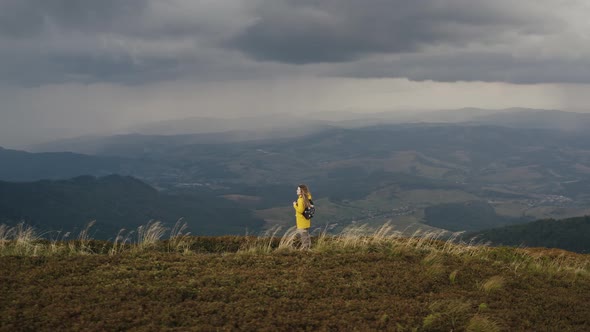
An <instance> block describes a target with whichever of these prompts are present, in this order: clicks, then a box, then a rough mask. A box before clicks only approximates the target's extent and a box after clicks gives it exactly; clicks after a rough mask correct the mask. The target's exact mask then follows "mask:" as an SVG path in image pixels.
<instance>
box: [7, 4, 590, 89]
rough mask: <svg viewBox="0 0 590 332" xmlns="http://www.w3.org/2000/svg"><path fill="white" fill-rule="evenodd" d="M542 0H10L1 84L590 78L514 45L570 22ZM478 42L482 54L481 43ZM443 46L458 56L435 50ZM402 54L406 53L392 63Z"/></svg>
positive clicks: (572, 65) (577, 63)
mask: <svg viewBox="0 0 590 332" xmlns="http://www.w3.org/2000/svg"><path fill="white" fill-rule="evenodd" d="M537 1H540V0H526V1H525V0H523V2H518V3H514V2H513V1H511V0H495V1H484V0H479V1H477V0H420V1H407V0H321V1H318V0H243V1H239V0H235V1H232V0H224V1H223V2H213V1H212V2H208V1H191V0H186V1H183V0H176V1H172V0H170V1H158V0H51V1H47V0H0V84H1V83H5V84H13V85H25V86H31V85H33V86H35V85H43V84H47V83H64V82H83V83H89V82H116V83H124V84H142V83H145V82H154V81H161V80H173V79H187V78H189V79H193V80H232V79H236V78H239V79H241V78H252V77H255V78H258V77H261V76H264V77H268V76H272V75H276V76H279V75H282V74H285V73H287V74H289V73H291V71H293V70H300V71H301V73H307V72H312V71H313V74H316V73H319V74H320V75H328V76H348V77H407V78H409V79H412V80H439V81H458V80H467V81H471V80H483V81H505V82H514V83H535V82H574V83H577V82H590V73H587V72H585V71H584V70H580V69H579V68H586V67H587V63H586V62H587V61H585V60H583V59H578V60H571V58H569V59H568V58H566V57H560V54H559V52H560V51H559V50H558V51H556V52H554V53H555V54H553V55H552V58H551V59H544V60H538V59H537V60H535V59H531V58H529V57H528V56H527V55H519V56H517V55H514V54H528V55H530V54H534V52H535V50H534V47H535V46H536V45H535V44H530V45H528V46H527V47H528V48H527V49H525V50H524V51H523V52H520V53H517V52H514V54H513V53H512V49H511V48H512V47H514V49H517V50H519V49H521V48H523V46H521V45H520V42H521V40H522V39H523V38H524V39H526V38H527V37H528V36H534V37H535V36H537V37H539V38H541V39H542V38H544V37H545V36H547V35H552V34H554V33H556V32H557V33H559V32H562V31H563V29H564V28H563V26H564V24H565V23H564V22H563V21H561V19H563V17H560V16H558V15H548V13H549V14H550V12H549V11H550V9H551V8H550V7H547V8H546V6H544V4H548V3H550V1H549V0H547V2H543V1H541V2H540V4H539V3H538V2H537ZM185 9H186V10H185ZM474 43H476V44H478V45H479V46H478V47H477V48H476V49H477V52H473V50H471V51H469V48H470V46H471V45H472V44H474ZM574 44H575V42H564V45H565V46H566V47H567V46H574ZM498 45H501V46H498ZM531 45H532V46H531ZM559 46H561V45H559ZM551 47H553V49H556V48H555V47H556V45H552V46H551ZM566 47H564V49H566ZM439 48H440V49H444V52H446V53H445V54H446V55H440V54H435V53H434V52H438V53H440V52H439V51H438V49H439ZM557 49H559V48H557ZM552 52H553V51H552ZM584 52H586V53H589V52H590V50H583V51H582V52H581V54H586V53H584ZM391 54H394V55H397V57H398V58H397V59H396V60H387V59H388V58H391V57H390V55H391ZM578 58H582V57H578ZM375 59H377V60H375ZM316 69H319V70H320V71H319V72H317V71H315V70H316Z"/></svg>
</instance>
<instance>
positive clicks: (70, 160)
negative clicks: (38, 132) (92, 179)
mask: <svg viewBox="0 0 590 332" xmlns="http://www.w3.org/2000/svg"><path fill="white" fill-rule="evenodd" d="M120 164H121V158H113V157H95V156H89V155H84V154H78V153H71V152H45V153H29V152H25V151H18V150H10V149H4V148H2V147H0V179H2V180H5V181H32V180H41V179H59V178H62V179H63V178H70V177H74V176H79V175H83V174H92V175H107V174H110V173H114V172H117V171H118V170H119V169H120Z"/></svg>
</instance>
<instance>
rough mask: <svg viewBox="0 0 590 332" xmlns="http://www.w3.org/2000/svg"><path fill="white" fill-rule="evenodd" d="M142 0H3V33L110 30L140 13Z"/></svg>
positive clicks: (0, 14) (0, 20) (0, 15)
mask: <svg viewBox="0 0 590 332" xmlns="http://www.w3.org/2000/svg"><path fill="white" fill-rule="evenodd" d="M147 3H148V2H147V1H142V0H121V1H118V0H99V1H96V0H49V1H48V0H3V1H2V2H0V35H5V36H8V37H17V38H18V37H26V36H31V35H35V34H42V33H43V32H44V31H45V30H46V29H51V28H56V29H65V30H72V29H73V30H79V31H92V32H96V31H109V30H113V29H117V28H118V27H120V25H121V24H122V23H123V22H125V21H126V20H132V19H133V17H136V16H138V15H141V13H142V11H143V10H144V9H145V8H146V4H147Z"/></svg>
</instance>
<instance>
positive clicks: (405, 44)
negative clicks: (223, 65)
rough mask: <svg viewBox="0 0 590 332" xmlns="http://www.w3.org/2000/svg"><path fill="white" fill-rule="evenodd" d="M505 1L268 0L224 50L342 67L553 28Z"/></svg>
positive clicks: (280, 60)
mask: <svg viewBox="0 0 590 332" xmlns="http://www.w3.org/2000/svg"><path fill="white" fill-rule="evenodd" d="M506 5H507V3H503V4H502V3H498V4H497V5H494V4H493V3H491V4H488V3H487V2H479V1H466V0H447V1H436V0H424V1H406V0H363V1H358V0H338V1H335V0H334V1H313V0H268V1H264V2H263V3H262V4H261V7H260V9H259V12H258V20H257V21H256V22H255V23H254V24H253V25H251V26H250V27H248V28H247V29H246V30H244V31H243V32H242V33H241V34H239V35H237V36H236V37H235V38H234V39H233V40H232V41H231V42H230V43H229V44H228V45H229V46H230V47H234V48H236V49H239V50H241V51H243V52H244V53H246V54H248V55H250V56H251V57H253V58H255V59H259V60H271V61H278V62H285V63H294V64H308V63H317V62H343V61H349V60H352V59H357V58H359V57H361V56H363V55H366V54H371V53H404V52H415V51H418V50H420V49H421V48H422V47H423V46H426V45H438V44H449V45H454V46H457V45H458V46H461V45H464V44H467V43H469V42H474V41H478V42H494V41H496V42H497V41H499V40H500V38H501V37H499V36H500V35H501V33H502V32H504V31H514V30H517V31H518V30H520V31H522V33H543V32H545V31H546V29H547V27H548V26H554V25H556V24H559V22H556V21H555V20H552V19H548V18H545V19H543V20H539V19H538V17H535V15H531V14H529V15H527V13H519V12H518V11H516V10H513V9H512V8H510V7H507V6H506Z"/></svg>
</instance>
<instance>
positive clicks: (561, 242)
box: [468, 216, 590, 253]
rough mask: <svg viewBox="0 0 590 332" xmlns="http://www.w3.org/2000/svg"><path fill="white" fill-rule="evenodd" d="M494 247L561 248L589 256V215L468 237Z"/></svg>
mask: <svg viewBox="0 0 590 332" xmlns="http://www.w3.org/2000/svg"><path fill="white" fill-rule="evenodd" d="M473 236H477V239H478V240H481V241H484V242H485V241H489V242H491V243H492V244H494V245H510V246H520V245H523V246H526V247H546V248H561V249H565V250H570V251H575V252H580V253H590V216H584V217H576V218H568V219H562V220H555V219H544V220H537V221H534V222H530V223H526V224H520V225H511V226H505V227H502V228H495V229H490V230H486V231H482V232H477V233H472V234H469V235H468V237H473Z"/></svg>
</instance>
